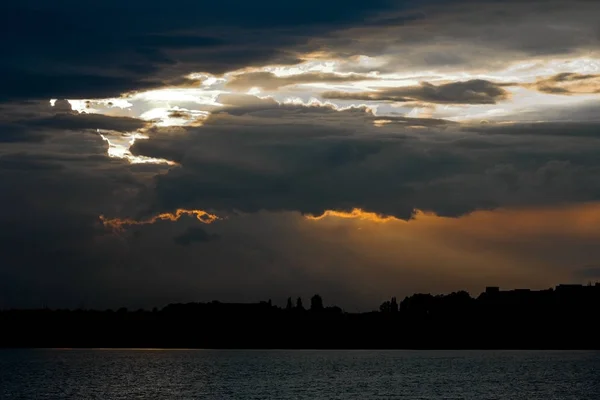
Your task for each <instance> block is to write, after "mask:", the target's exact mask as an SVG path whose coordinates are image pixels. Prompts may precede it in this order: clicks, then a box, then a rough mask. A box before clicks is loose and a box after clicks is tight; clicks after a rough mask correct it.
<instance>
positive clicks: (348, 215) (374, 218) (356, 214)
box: [305, 208, 404, 223]
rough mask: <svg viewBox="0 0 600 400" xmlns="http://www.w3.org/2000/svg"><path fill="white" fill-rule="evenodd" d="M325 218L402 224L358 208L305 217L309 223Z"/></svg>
mask: <svg viewBox="0 0 600 400" xmlns="http://www.w3.org/2000/svg"><path fill="white" fill-rule="evenodd" d="M327 217H336V218H344V219H358V220H363V221H370V222H377V223H386V222H391V221H396V222H404V221H402V220H400V219H398V218H396V217H392V216H387V215H381V214H377V213H374V212H368V211H363V210H362V209H360V208H354V209H353V210H352V211H350V212H347V211H335V210H327V211H325V212H324V213H323V214H321V215H318V216H315V215H306V216H305V218H306V219H308V220H311V221H319V220H322V219H325V218H327Z"/></svg>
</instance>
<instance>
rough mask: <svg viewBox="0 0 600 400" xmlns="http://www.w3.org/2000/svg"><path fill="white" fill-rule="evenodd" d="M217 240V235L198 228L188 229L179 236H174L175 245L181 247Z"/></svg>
mask: <svg viewBox="0 0 600 400" xmlns="http://www.w3.org/2000/svg"><path fill="white" fill-rule="evenodd" d="M217 239H219V235H215V234H211V233H208V232H206V230H205V229H203V228H199V227H190V228H188V229H187V230H186V231H185V232H183V233H182V234H181V235H177V236H175V238H174V239H173V240H174V241H175V243H177V244H178V245H181V246H189V245H191V244H193V243H202V242H210V241H212V240H217Z"/></svg>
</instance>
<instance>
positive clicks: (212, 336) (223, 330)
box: [0, 284, 600, 350]
mask: <svg viewBox="0 0 600 400" xmlns="http://www.w3.org/2000/svg"><path fill="white" fill-rule="evenodd" d="M598 319H600V285H599V284H596V285H588V286H583V285H559V286H557V287H556V288H555V289H548V290H540V291H531V290H527V289H520V290H511V291H501V290H500V289H499V288H497V287H488V288H487V289H486V291H485V292H484V293H482V294H481V295H480V296H478V297H477V298H472V297H471V296H470V295H469V294H468V293H467V292H454V293H451V294H448V295H440V296H432V295H430V294H415V295H412V296H409V297H406V298H405V299H404V300H402V301H401V302H400V303H398V302H397V301H396V298H392V299H391V300H389V301H386V302H384V303H382V304H381V305H380V307H379V311H373V312H367V313H347V312H344V311H343V310H342V309H341V308H339V307H335V306H333V307H325V306H324V305H323V300H322V299H321V297H320V296H319V295H315V296H313V297H312V298H311V299H310V306H309V307H308V308H305V307H304V306H303V304H302V300H301V299H296V302H295V305H294V302H293V301H292V299H291V298H290V299H288V302H287V306H286V307H285V308H280V307H277V306H274V305H272V303H271V301H263V302H260V303H249V304H247V303H243V304H235V303H221V302H218V301H214V302H210V303H187V304H169V305H168V306H166V307H164V308H162V309H160V310H158V309H153V310H152V311H144V310H137V311H130V310H127V309H124V308H122V309H119V310H117V311H112V310H106V311H98V310H49V309H41V310H5V311H0V326H1V327H2V334H1V335H0V348H70V349H85V348H87V349H91V348H95V349H194V350H195V349H256V350H262V349H265V350H266V349H269V350H271V349H273V350H274V349H281V350H284V349H285V350H310V349H314V350H319V349H328V350H344V349H346V350H511V349H514V350H597V349H600V328H599V324H598V323H597V322H598Z"/></svg>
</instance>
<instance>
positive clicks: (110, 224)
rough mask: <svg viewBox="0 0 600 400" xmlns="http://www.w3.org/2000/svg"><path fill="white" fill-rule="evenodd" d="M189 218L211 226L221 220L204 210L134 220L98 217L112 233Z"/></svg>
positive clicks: (176, 212) (184, 210) (182, 210)
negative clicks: (129, 227) (130, 227)
mask: <svg viewBox="0 0 600 400" xmlns="http://www.w3.org/2000/svg"><path fill="white" fill-rule="evenodd" d="M184 216H189V217H193V218H195V219H197V220H198V221H200V222H201V223H203V224H212V223H213V222H215V221H217V220H219V219H221V218H219V217H218V216H216V215H214V214H210V213H209V212H207V211H204V210H186V209H183V208H180V209H177V210H176V211H175V212H174V213H162V214H158V215H155V216H153V217H150V218H147V219H142V220H136V219H133V218H106V217H105V216H104V215H101V216H100V221H102V224H103V225H104V227H106V228H107V229H110V230H112V231H113V232H122V231H124V230H125V228H126V227H128V226H133V225H149V224H153V223H155V222H158V221H172V222H175V221H179V220H180V219H181V218H182V217H184Z"/></svg>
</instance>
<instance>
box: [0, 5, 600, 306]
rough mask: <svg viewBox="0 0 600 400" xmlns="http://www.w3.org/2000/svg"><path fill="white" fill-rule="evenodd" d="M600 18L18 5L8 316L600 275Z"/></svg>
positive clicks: (500, 10) (10, 48) (468, 11)
mask: <svg viewBox="0 0 600 400" xmlns="http://www.w3.org/2000/svg"><path fill="white" fill-rule="evenodd" d="M599 6H600V3H598V2H595V1H585V0H573V1H569V2H566V1H562V0H549V1H548V0H545V1H538V0H535V1H528V2H523V1H507V2H501V3H500V2H497V1H492V0H489V1H487V0H486V1H477V2H475V1H469V0H454V1H439V0H423V1H387V0H376V1H370V2H358V1H328V2H317V1H312V0H310V1H304V2H296V3H289V2H280V1H279V2H275V1H270V0H268V1H266V0H265V1H259V2H253V3H247V2H246V3H245V2H241V1H236V0H225V1H221V2H216V3H215V2H207V1H183V2H179V3H177V4H176V5H173V4H167V3H164V2H162V3H161V2H156V1H143V2H142V1H138V0H135V1H129V2H126V3H123V2H116V1H112V0H111V1H103V2H98V3H94V4H84V3H81V2H75V1H71V0H68V1H62V2H59V3H49V2H46V1H41V0H24V1H19V2H4V3H3V4H2V5H1V6H0V32H1V33H2V34H3V37H4V38H5V39H6V40H3V41H2V43H1V44H0V51H1V52H2V60H1V61H0V185H1V187H2V191H1V194H0V206H1V207H0V210H2V211H0V228H1V229H0V232H1V233H0V235H1V237H2V241H1V242H0V250H1V253H2V257H3V259H2V262H0V306H6V305H9V306H22V305H23V306H41V305H44V304H47V305H50V306H52V305H65V306H82V305H85V306H95V305H98V306H120V305H129V304H131V305H136V306H152V305H161V304H162V303H166V302H169V301H190V300H211V299H221V300H235V301H254V300H258V299H264V298H268V297H272V298H273V299H274V300H275V301H276V302H277V301H278V299H279V298H281V299H284V298H287V297H288V296H290V295H291V296H295V295H304V296H308V295H310V294H312V293H313V292H321V293H322V295H323V296H324V297H325V299H331V301H332V302H337V303H339V304H341V305H342V306H347V307H349V308H354V309H368V308H370V307H375V306H376V305H377V302H379V301H380V300H382V299H385V298H388V297H389V296H390V295H404V294H410V293H412V292H414V291H437V292H439V291H451V290H458V289H463V288H466V289H469V290H472V291H477V290H480V289H481V288H482V287H483V286H485V285H486V284H500V285H506V286H512V287H515V286H531V287H543V286H551V285H553V284H555V283H559V281H569V280H574V281H580V280H582V279H584V278H585V280H587V279H593V278H595V277H596V275H597V268H596V267H594V266H596V265H598V259H597V258H598V257H599V256H600V255H599V254H598V253H597V251H596V250H595V249H596V247H597V246H596V245H595V243H597V239H598V237H597V236H598V232H597V229H595V228H594V226H597V219H598V215H600V214H599V211H598V201H600V184H599V183H598V179H597V177H598V174H599V173H600V162H599V161H598V160H599V159H600V158H599V157H598V156H599V155H600V137H599V133H598V132H600V119H599V118H598V110H600V86H599V82H600V79H599V76H600V53H599V52H598V48H599V46H598V45H599V44H600V43H599V41H600V30H599V29H598V23H597V21H596V20H597V18H596V16H597V15H598V14H600V8H599ZM140 277H144V279H143V281H144V282H143V284H142V283H141V281H140Z"/></svg>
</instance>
